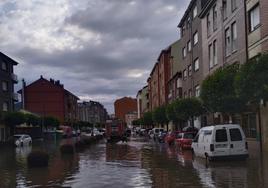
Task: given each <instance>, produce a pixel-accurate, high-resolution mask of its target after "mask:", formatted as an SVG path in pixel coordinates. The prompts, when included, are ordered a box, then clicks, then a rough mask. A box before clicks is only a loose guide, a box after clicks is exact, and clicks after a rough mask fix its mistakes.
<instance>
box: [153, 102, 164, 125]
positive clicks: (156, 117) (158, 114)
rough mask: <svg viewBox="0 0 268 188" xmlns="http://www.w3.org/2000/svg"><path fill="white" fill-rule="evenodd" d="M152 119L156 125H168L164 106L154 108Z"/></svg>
mask: <svg viewBox="0 0 268 188" xmlns="http://www.w3.org/2000/svg"><path fill="white" fill-rule="evenodd" d="M152 117H153V121H154V122H155V123H158V124H161V125H164V124H166V123H168V118H167V116H166V108H165V107H164V106H160V107H158V108H156V109H155V110H154V111H153V115H152Z"/></svg>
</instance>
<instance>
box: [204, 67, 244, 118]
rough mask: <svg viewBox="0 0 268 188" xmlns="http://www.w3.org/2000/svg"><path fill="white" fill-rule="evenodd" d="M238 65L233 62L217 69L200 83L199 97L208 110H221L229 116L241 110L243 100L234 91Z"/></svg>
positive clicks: (213, 111)
mask: <svg viewBox="0 0 268 188" xmlns="http://www.w3.org/2000/svg"><path fill="white" fill-rule="evenodd" d="M238 71H239V65H238V64H233V65H228V66H226V67H221V68H219V69H217V70H216V71H215V72H214V73H213V74H211V75H209V76H208V77H207V78H206V79H205V80H204V81H203V83H202V86H201V94H200V98H201V99H202V101H203V103H204V106H205V107H206V110H208V111H209V112H212V113H215V112H221V113H224V114H228V115H229V117H230V116H231V115H232V114H234V113H237V112H240V111H242V110H243V102H242V100H241V99H240V98H239V97H238V95H237V94H236V91H235V84H234V81H235V78H236V75H237V73H238Z"/></svg>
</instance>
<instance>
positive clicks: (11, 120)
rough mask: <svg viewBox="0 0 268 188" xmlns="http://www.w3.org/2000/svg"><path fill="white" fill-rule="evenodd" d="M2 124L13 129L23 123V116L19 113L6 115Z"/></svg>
mask: <svg viewBox="0 0 268 188" xmlns="http://www.w3.org/2000/svg"><path fill="white" fill-rule="evenodd" d="M4 123H5V124H6V125H7V126H11V127H15V126H16V125H20V124H23V123H25V116H24V114H23V113H21V112H10V113H7V114H5V116H4Z"/></svg>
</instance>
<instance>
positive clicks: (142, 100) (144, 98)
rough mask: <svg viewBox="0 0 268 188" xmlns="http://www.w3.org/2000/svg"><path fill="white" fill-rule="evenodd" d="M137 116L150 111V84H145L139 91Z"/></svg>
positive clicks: (139, 116)
mask: <svg viewBox="0 0 268 188" xmlns="http://www.w3.org/2000/svg"><path fill="white" fill-rule="evenodd" d="M136 98H137V110H138V111H137V118H138V119H139V118H141V117H143V114H144V113H145V112H148V111H149V92H148V86H144V87H143V88H142V89H141V90H139V91H138V93H137V96H136Z"/></svg>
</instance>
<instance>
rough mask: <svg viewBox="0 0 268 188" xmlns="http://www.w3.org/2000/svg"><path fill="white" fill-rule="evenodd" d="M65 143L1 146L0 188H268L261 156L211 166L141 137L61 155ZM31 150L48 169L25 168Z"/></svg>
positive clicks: (267, 165)
mask: <svg viewBox="0 0 268 188" xmlns="http://www.w3.org/2000/svg"><path fill="white" fill-rule="evenodd" d="M61 142H63V141H57V140H50V141H40V142H35V143H34V144H33V146H31V147H23V148H10V147H7V148H1V155H0V185H1V187H82V188H83V187H93V188H94V187H112V188H113V187H115V188H120V187H217V188H218V187H223V188H240V187H241V188H244V187H245V188H247V187H248V188H251V187H256V188H259V187H260V188H261V187H268V184H267V179H268V174H267V172H268V162H266V161H267V160H265V158H264V160H262V159H261V157H252V158H250V159H248V160H247V161H242V162H240V161H235V162H214V163H209V164H207V163H206V162H205V161H204V160H202V159H199V158H195V157H194V156H193V155H192V152H191V151H187V150H186V151H181V150H178V149H177V148H176V147H174V146H171V147H169V146H167V145H165V144H158V143H154V142H152V141H147V140H144V139H143V138H132V140H131V141H130V142H128V143H127V144H125V143H124V144H122V143H118V144H106V143H105V141H101V142H100V143H98V144H96V145H92V146H90V147H88V148H87V149H86V150H84V151H83V152H80V153H76V154H75V155H73V156H63V155H61V154H60V152H59V145H60V144H61ZM64 142H72V141H71V140H64ZM32 150H45V151H47V152H48V153H49V155H50V162H49V167H48V168H37V169H34V168H33V169H29V168H28V167H27V161H26V157H27V155H28V154H29V153H30V152H31V151H32Z"/></svg>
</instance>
